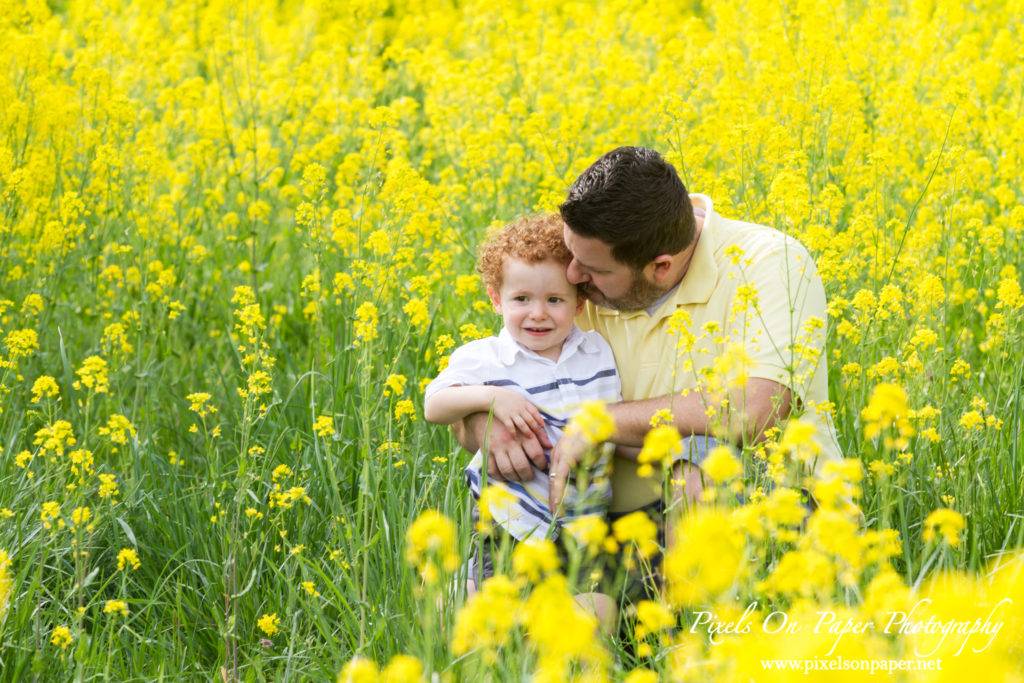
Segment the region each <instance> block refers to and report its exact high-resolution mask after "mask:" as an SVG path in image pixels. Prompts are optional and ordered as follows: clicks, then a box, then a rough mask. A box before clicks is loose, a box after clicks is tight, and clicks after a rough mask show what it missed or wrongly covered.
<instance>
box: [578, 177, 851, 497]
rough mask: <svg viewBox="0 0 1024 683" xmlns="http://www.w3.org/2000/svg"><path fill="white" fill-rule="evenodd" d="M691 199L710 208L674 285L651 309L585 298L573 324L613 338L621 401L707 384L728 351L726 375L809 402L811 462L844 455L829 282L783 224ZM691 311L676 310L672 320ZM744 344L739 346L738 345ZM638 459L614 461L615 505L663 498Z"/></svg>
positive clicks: (806, 414) (701, 198) (817, 466)
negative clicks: (641, 473) (684, 323)
mask: <svg viewBox="0 0 1024 683" xmlns="http://www.w3.org/2000/svg"><path fill="white" fill-rule="evenodd" d="M690 200H691V201H692V202H693V205H694V207H695V208H700V209H703V210H704V212H705V216H704V225H703V228H702V230H701V233H700V236H699V237H698V240H697V246H696V250H695V251H694V253H693V258H692V260H691V261H690V265H689V268H688V270H687V272H686V275H685V276H684V277H683V279H682V281H681V282H680V283H679V286H678V288H677V289H676V290H675V292H673V293H672V295H671V296H670V297H669V298H668V299H667V300H666V301H665V302H663V303H662V304H661V306H660V307H659V308H658V309H657V310H656V311H655V313H654V315H648V314H647V312H646V311H643V310H640V311H614V310H611V309H608V308H601V307H599V306H595V305H593V304H592V303H590V302H587V305H586V307H585V308H584V309H583V312H582V313H580V315H579V316H578V317H577V318H576V322H577V324H578V325H579V326H580V327H581V328H582V329H584V330H596V331H597V332H599V333H600V334H601V335H602V336H603V337H604V338H605V339H607V340H608V343H609V344H610V345H611V347H612V351H613V352H614V354H615V362H616V363H617V364H618V368H619V375H620V377H621V378H622V398H623V400H624V401H631V400H639V399H647V398H655V397H657V396H665V395H667V394H670V393H675V392H680V391H683V390H686V389H691V390H692V389H696V388H697V386H698V384H700V385H701V386H702V387H706V386H708V380H707V379H704V381H703V382H700V381H699V380H700V379H703V378H704V375H703V374H702V372H701V371H702V369H709V368H713V367H714V363H715V359H716V358H719V357H722V356H723V355H729V356H731V357H741V356H745V357H746V361H745V363H744V364H743V366H742V370H740V369H739V367H733V368H732V369H731V370H728V371H727V374H728V375H732V376H735V375H737V374H745V375H746V376H748V377H757V378H762V379H769V380H773V381H776V382H779V383H780V384H783V385H785V386H787V387H789V389H790V390H791V392H792V393H793V395H794V396H795V397H798V398H799V400H800V403H801V404H802V406H803V407H804V408H805V412H804V414H803V415H801V416H800V419H801V420H803V421H805V422H810V423H811V424H813V425H814V427H815V441H816V443H817V445H818V446H819V447H820V450H821V454H820V455H819V456H818V458H817V460H816V462H815V469H820V467H821V465H822V464H823V463H824V462H826V461H828V460H838V459H840V458H841V455H840V451H839V446H838V444H837V443H836V436H835V428H834V427H833V425H832V420H831V415H830V412H829V403H828V364H827V357H826V354H825V353H824V347H825V331H826V329H825V322H826V306H825V290H824V287H823V286H822V283H821V277H820V276H819V275H818V271H817V268H816V267H815V265H814V262H813V260H812V259H811V258H810V256H809V254H808V253H807V250H806V249H805V248H804V247H803V246H802V245H801V244H800V243H799V242H797V241H796V240H794V239H792V238H791V237H788V236H786V235H784V234H783V233H781V232H779V231H778V230H775V229H773V228H769V227H765V226H763V225H755V224H753V223H744V222H742V221H735V220H729V219H727V218H723V217H721V216H719V215H718V214H716V213H715V212H714V208H713V205H712V202H711V199H710V198H709V197H707V196H705V195H700V194H691V195H690ZM730 247H737V248H738V250H737V249H730ZM727 252H728V253H727ZM739 252H742V253H739ZM734 261H737V262H736V263H734ZM677 311H684V312H685V314H688V315H689V318H690V320H689V325H688V331H689V333H690V334H691V335H692V336H693V337H694V338H695V341H693V342H692V345H689V346H690V350H689V351H686V350H685V348H684V349H680V348H679V339H680V334H677V333H673V332H671V331H670V326H671V325H672V324H673V318H672V317H671V316H673V314H674V313H676V312H677ZM685 314H683V313H681V314H680V315H679V316H676V317H675V320H674V323H675V325H677V326H678V325H679V323H680V317H681V316H683V317H685ZM682 336H683V337H685V336H686V333H685V332H684V333H683V334H682ZM737 345H740V346H737ZM684 346H685V345H684ZM738 348H742V350H743V353H742V354H737V353H735V351H736V350H737V349H738ZM727 351H732V353H730V354H727ZM719 367H720V368H721V363H720V366H719ZM636 467H637V466H636V463H635V462H633V461H630V460H626V459H623V458H616V459H615V463H614V470H613V475H612V491H613V499H612V504H611V510H612V511H624V510H633V509H636V508H638V507H640V506H643V505H646V504H647V503H650V502H653V501H654V500H656V499H657V498H658V497H660V495H661V488H660V487H661V482H660V481H655V479H657V478H656V477H648V478H641V477H638V476H637V473H636Z"/></svg>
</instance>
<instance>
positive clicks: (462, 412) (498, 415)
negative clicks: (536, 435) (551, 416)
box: [423, 385, 544, 434]
mask: <svg viewBox="0 0 1024 683" xmlns="http://www.w3.org/2000/svg"><path fill="white" fill-rule="evenodd" d="M492 410H493V413H494V418H495V420H497V421H499V422H501V423H502V424H503V425H505V427H506V428H507V429H508V430H509V431H512V432H515V431H519V432H521V433H523V434H527V433H531V432H535V431H538V430H541V431H543V429H544V418H543V417H542V416H541V414H540V411H539V410H537V406H535V405H533V404H532V403H530V401H529V400H528V399H527V398H525V397H524V396H521V395H519V394H517V393H516V392H514V391H512V390H511V389H504V388H502V387H493V386H486V385H483V386H480V385H465V386H452V387H446V388H444V389H440V390H438V391H436V392H434V393H433V394H431V396H430V398H428V399H427V401H426V402H425V404H424V406H423V416H424V417H425V418H426V420H427V421H428V422H433V423H435V424H454V423H457V422H460V421H461V420H463V419H464V418H465V417H467V416H469V415H472V414H473V413H489V412H491V411H492Z"/></svg>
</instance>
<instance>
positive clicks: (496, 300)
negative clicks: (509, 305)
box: [487, 285, 501, 313]
mask: <svg viewBox="0 0 1024 683" xmlns="http://www.w3.org/2000/svg"><path fill="white" fill-rule="evenodd" d="M487 296H489V297H490V298H491V305H492V306H494V310H495V311H497V312H498V313H501V294H500V293H499V292H498V290H496V289H495V288H494V287H492V286H490V285H488V286H487Z"/></svg>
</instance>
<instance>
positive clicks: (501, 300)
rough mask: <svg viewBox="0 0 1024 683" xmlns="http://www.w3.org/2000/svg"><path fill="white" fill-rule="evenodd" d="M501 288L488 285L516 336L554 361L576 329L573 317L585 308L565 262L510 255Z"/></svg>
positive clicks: (535, 350)
mask: <svg viewBox="0 0 1024 683" xmlns="http://www.w3.org/2000/svg"><path fill="white" fill-rule="evenodd" d="M502 273H503V276H504V282H503V283H502V285H501V288H500V289H498V290H495V289H494V288H493V287H488V288H487V293H488V295H490V297H491V303H493V304H494V309H495V310H496V311H498V313H500V314H501V317H502V318H503V319H504V321H505V329H506V330H508V331H509V334H511V335H512V338H513V339H515V340H516V341H517V342H519V343H520V344H522V345H523V346H525V347H526V348H528V349H530V350H531V351H534V352H535V353H537V354H539V355H541V356H543V357H544V358H548V359H550V360H553V361H557V360H558V356H559V354H561V352H562V342H564V341H565V338H566V337H568V336H569V332H570V331H571V330H572V321H573V317H575V316H576V314H577V313H579V312H580V311H581V310H582V309H583V299H582V298H580V297H579V296H578V295H577V293H576V286H575V285H572V284H570V283H569V281H568V280H567V279H566V278H565V266H563V265H562V264H560V263H557V262H555V261H542V262H540V263H526V262H525V261H520V260H519V259H517V258H512V257H510V258H508V259H506V261H505V263H504V265H503V266H502Z"/></svg>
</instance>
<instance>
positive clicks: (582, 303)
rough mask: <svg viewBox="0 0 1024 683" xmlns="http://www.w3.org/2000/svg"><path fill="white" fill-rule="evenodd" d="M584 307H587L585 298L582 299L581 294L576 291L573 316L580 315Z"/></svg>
mask: <svg viewBox="0 0 1024 683" xmlns="http://www.w3.org/2000/svg"><path fill="white" fill-rule="evenodd" d="M586 305H587V299H586V297H584V296H583V295H582V294H580V293H579V291H578V290H577V293H576V313H575V315H579V314H580V313H582V312H583V307H584V306H586Z"/></svg>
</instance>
